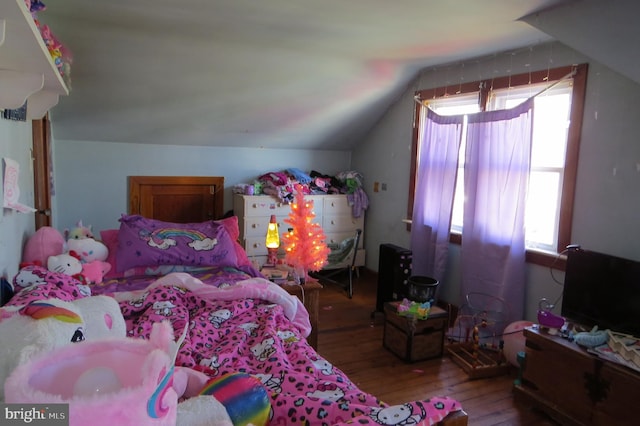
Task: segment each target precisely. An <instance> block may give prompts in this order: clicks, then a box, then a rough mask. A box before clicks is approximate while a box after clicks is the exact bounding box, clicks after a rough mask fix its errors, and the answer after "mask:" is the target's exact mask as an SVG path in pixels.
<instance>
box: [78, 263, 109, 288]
mask: <svg viewBox="0 0 640 426" xmlns="http://www.w3.org/2000/svg"><path fill="white" fill-rule="evenodd" d="M110 270H111V265H110V264H109V263H107V262H103V261H101V260H94V261H93V262H90V263H83V264H82V272H81V273H80V274H81V275H82V277H83V281H84V283H85V284H100V283H101V282H102V280H103V279H104V276H105V275H106V274H107V272H109V271H110Z"/></svg>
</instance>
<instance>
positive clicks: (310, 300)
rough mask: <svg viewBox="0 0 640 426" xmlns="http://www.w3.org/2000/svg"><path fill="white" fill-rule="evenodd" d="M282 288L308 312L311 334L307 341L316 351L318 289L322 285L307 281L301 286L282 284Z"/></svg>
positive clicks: (314, 281)
mask: <svg viewBox="0 0 640 426" xmlns="http://www.w3.org/2000/svg"><path fill="white" fill-rule="evenodd" d="M282 288H283V289H285V290H286V291H287V292H288V293H289V294H292V295H294V296H296V297H298V299H300V300H302V303H303V304H304V307H305V308H306V309H307V312H309V322H310V323H311V334H309V337H307V341H308V342H309V344H310V345H311V347H312V348H313V349H315V350H316V351H317V350H318V319H319V313H320V289H321V288H322V284H320V283H319V282H318V281H316V280H309V279H308V280H307V281H306V282H305V283H304V284H303V285H299V284H289V283H288V282H286V283H284V284H282Z"/></svg>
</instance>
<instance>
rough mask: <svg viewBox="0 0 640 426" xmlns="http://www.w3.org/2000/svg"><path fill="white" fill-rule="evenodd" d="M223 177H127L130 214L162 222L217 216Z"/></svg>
mask: <svg viewBox="0 0 640 426" xmlns="http://www.w3.org/2000/svg"><path fill="white" fill-rule="evenodd" d="M223 204H224V177H221V176H214V177H199V176H129V214H139V215H142V216H144V217H148V218H152V219H158V220H162V221H165V222H175V223H189V222H204V221H206V220H212V219H214V220H215V219H220V218H222V215H223V207H224V206H223Z"/></svg>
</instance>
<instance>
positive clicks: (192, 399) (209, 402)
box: [4, 321, 271, 426]
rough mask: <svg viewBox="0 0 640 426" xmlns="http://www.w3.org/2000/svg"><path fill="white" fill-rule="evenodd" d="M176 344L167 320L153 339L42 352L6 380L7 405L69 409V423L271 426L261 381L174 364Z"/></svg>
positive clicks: (158, 326)
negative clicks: (50, 405)
mask: <svg viewBox="0 0 640 426" xmlns="http://www.w3.org/2000/svg"><path fill="white" fill-rule="evenodd" d="M179 346H180V340H179V341H178V342H174V340H173V329H172V327H171V325H170V323H169V322H166V321H165V322H162V323H155V324H154V325H153V328H152V331H151V335H150V337H149V339H148V340H145V339H137V338H136V339H134V338H128V337H122V338H114V339H102V340H97V341H92V342H88V341H87V342H84V343H82V344H79V345H67V346H64V347H61V348H58V349H56V350H54V351H52V352H48V353H41V354H40V355H39V356H37V357H35V358H33V359H31V360H29V361H28V362H26V363H24V364H21V365H19V366H18V367H17V368H16V369H15V370H14V371H13V373H11V375H10V376H9V377H8V378H7V380H6V382H5V386H4V388H5V396H6V402H8V403H30V404H40V403H43V404H47V403H66V404H69V425H70V426H84V425H92V426H114V425H118V426H174V425H180V426H245V425H249V424H252V425H255V426H264V425H266V424H267V422H268V420H269V415H270V413H271V405H270V402H269V398H268V395H267V391H266V389H264V387H263V386H262V384H261V383H260V381H259V380H258V379H257V378H254V377H253V376H250V375H248V374H243V373H238V374H229V375H225V376H222V377H220V378H216V379H210V378H209V377H208V376H206V375H205V374H204V373H202V372H199V371H195V370H192V369H189V368H184V367H176V366H174V362H175V355H176V351H177V350H178V348H179ZM180 398H186V399H185V400H184V401H183V402H180V403H178V400H179V399H180ZM218 399H219V400H218ZM96 413H99V414H98V415H97V414H96Z"/></svg>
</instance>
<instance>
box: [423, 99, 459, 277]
mask: <svg viewBox="0 0 640 426" xmlns="http://www.w3.org/2000/svg"><path fill="white" fill-rule="evenodd" d="M422 114H423V115H422V119H421V120H420V123H422V126H421V127H420V129H419V130H418V158H419V160H418V161H419V162H418V172H417V176H416V189H415V194H414V203H413V217H412V218H411V219H412V225H411V250H412V256H413V267H412V269H413V271H412V273H413V274H414V275H425V276H429V277H432V278H435V279H437V280H438V281H440V282H442V278H443V276H444V272H445V268H446V264H447V254H448V250H449V230H450V227H451V210H452V208H453V195H454V190H455V184H456V174H457V171H458V152H459V149H460V138H461V133H462V123H463V120H464V116H441V115H438V114H436V113H435V112H433V111H432V110H430V109H428V108H424V107H423V108H422Z"/></svg>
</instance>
